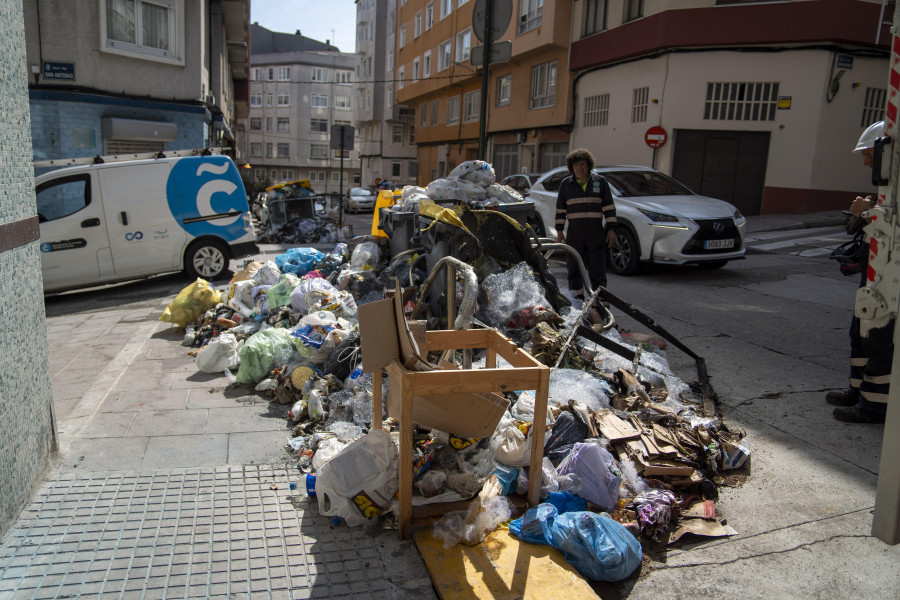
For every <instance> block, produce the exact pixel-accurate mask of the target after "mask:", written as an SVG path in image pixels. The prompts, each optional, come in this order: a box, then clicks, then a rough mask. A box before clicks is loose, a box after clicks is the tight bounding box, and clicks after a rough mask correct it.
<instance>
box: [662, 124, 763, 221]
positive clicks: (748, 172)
mask: <svg viewBox="0 0 900 600" xmlns="http://www.w3.org/2000/svg"><path fill="white" fill-rule="evenodd" d="M768 159H769V133H768V132H756V131H705V130H688V129H676V130H675V159H674V161H673V164H672V176H673V177H674V178H675V179H677V180H678V181H680V182H682V183H683V184H685V185H686V186H688V187H689V188H691V189H692V190H694V191H695V192H697V193H698V194H703V195H704V196H711V197H713V198H719V199H720V200H725V201H727V202H731V203H732V204H734V205H735V206H736V207H737V208H738V209H739V210H740V211H741V212H742V213H743V214H745V215H758V214H759V211H760V207H761V206H762V197H763V191H764V188H765V182H766V164H767V163H768Z"/></svg>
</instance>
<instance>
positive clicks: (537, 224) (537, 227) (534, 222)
mask: <svg viewBox="0 0 900 600" xmlns="http://www.w3.org/2000/svg"><path fill="white" fill-rule="evenodd" d="M528 224H529V225H530V226H531V229H533V230H534V234H535V235H536V236H538V237H539V238H542V237H546V236H547V233H546V232H545V231H544V224H543V223H542V222H541V218H540V217H534V218H533V219H528Z"/></svg>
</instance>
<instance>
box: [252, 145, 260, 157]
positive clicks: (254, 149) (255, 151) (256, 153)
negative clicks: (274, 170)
mask: <svg viewBox="0 0 900 600" xmlns="http://www.w3.org/2000/svg"><path fill="white" fill-rule="evenodd" d="M250 156H252V157H254V158H262V143H260V142H250Z"/></svg>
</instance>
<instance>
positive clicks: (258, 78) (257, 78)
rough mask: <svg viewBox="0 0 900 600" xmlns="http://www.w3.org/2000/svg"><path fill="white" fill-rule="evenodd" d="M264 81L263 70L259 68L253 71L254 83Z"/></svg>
mask: <svg viewBox="0 0 900 600" xmlns="http://www.w3.org/2000/svg"><path fill="white" fill-rule="evenodd" d="M262 80H263V70H262V69H260V68H259V67H257V68H255V69H253V81H262Z"/></svg>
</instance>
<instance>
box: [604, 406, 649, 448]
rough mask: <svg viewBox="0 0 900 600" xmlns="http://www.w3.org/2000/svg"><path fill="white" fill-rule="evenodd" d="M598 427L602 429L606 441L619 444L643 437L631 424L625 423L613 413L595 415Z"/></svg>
mask: <svg viewBox="0 0 900 600" xmlns="http://www.w3.org/2000/svg"><path fill="white" fill-rule="evenodd" d="M595 420H596V421H597V427H598V428H599V429H600V433H602V434H603V435H604V436H605V437H606V439H608V440H609V441H610V442H618V441H621V440H631V439H634V438H637V437H639V436H640V435H641V432H640V431H638V430H637V429H635V428H634V427H633V426H632V425H631V423H628V422H627V421H623V420H622V419H620V418H619V417H617V416H616V415H615V414H613V413H612V412H611V411H606V412H603V413H597V414H596V415H595Z"/></svg>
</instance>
